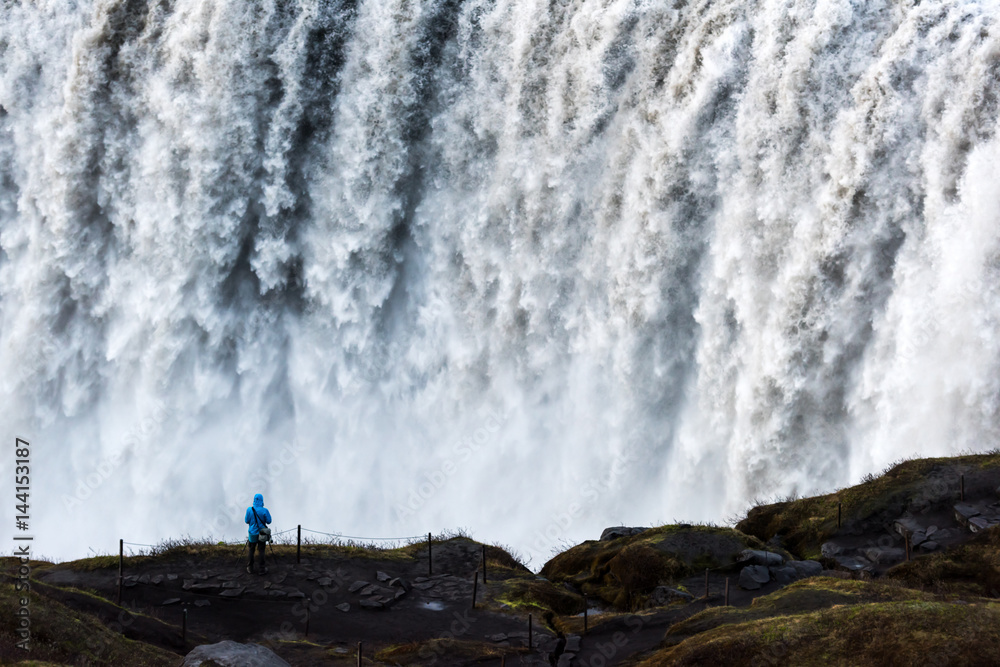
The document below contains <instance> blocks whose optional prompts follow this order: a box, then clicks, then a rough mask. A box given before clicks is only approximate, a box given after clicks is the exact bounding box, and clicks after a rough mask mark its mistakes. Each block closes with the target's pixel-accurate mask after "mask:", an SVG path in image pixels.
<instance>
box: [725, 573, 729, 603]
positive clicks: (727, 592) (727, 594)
mask: <svg viewBox="0 0 1000 667" xmlns="http://www.w3.org/2000/svg"><path fill="white" fill-rule="evenodd" d="M725 606H727V607H728V606H729V577H726V604H725Z"/></svg>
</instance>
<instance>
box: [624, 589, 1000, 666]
mask: <svg viewBox="0 0 1000 667" xmlns="http://www.w3.org/2000/svg"><path fill="white" fill-rule="evenodd" d="M998 646H1000V605H997V604H984V603H978V604H956V603H947V602H931V601H898V602H877V603H867V604H856V605H853V606H849V607H844V606H834V607H831V608H829V609H822V610H819V611H814V612H805V613H800V614H794V615H785V616H777V617H772V618H764V619H760V620H751V621H746V622H742V623H738V624H735V625H723V626H720V627H716V628H714V629H711V630H707V631H705V632H701V633H699V634H697V635H695V636H693V637H690V638H688V639H686V640H684V641H683V642H681V643H679V644H677V645H675V646H672V647H669V648H666V649H662V650H660V651H658V652H657V653H655V654H654V655H653V656H651V657H649V658H648V659H646V660H645V661H644V662H642V663H641V665H643V666H644V667H657V666H661V665H732V666H733V667H741V666H744V665H760V664H778V663H780V664H789V665H801V666H803V667H811V666H820V665H822V666H826V665H845V666H846V665H890V664H892V665H916V664H949V665H989V664H997V663H998V662H1000V649H998Z"/></svg>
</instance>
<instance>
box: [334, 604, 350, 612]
mask: <svg viewBox="0 0 1000 667" xmlns="http://www.w3.org/2000/svg"><path fill="white" fill-rule="evenodd" d="M335 609H339V610H340V611H342V612H344V613H347V612H349V611H350V610H351V603H350V602H341V603H340V604H338V605H337V606H336V607H335Z"/></svg>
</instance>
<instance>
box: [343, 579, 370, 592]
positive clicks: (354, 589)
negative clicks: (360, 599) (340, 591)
mask: <svg viewBox="0 0 1000 667" xmlns="http://www.w3.org/2000/svg"><path fill="white" fill-rule="evenodd" d="M369 585H370V584H369V583H368V582H367V581H355V582H354V583H353V584H351V586H350V588H348V589H347V592H348V593H357V592H358V591H360V590H361V589H362V588H364V587H365V586H369Z"/></svg>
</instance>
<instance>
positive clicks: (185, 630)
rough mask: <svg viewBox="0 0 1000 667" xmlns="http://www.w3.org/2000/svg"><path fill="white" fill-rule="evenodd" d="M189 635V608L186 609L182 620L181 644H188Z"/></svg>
mask: <svg viewBox="0 0 1000 667" xmlns="http://www.w3.org/2000/svg"><path fill="white" fill-rule="evenodd" d="M187 636H188V610H187V609H185V610H184V618H183V619H182V620H181V644H183V645H184V646H187Z"/></svg>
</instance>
